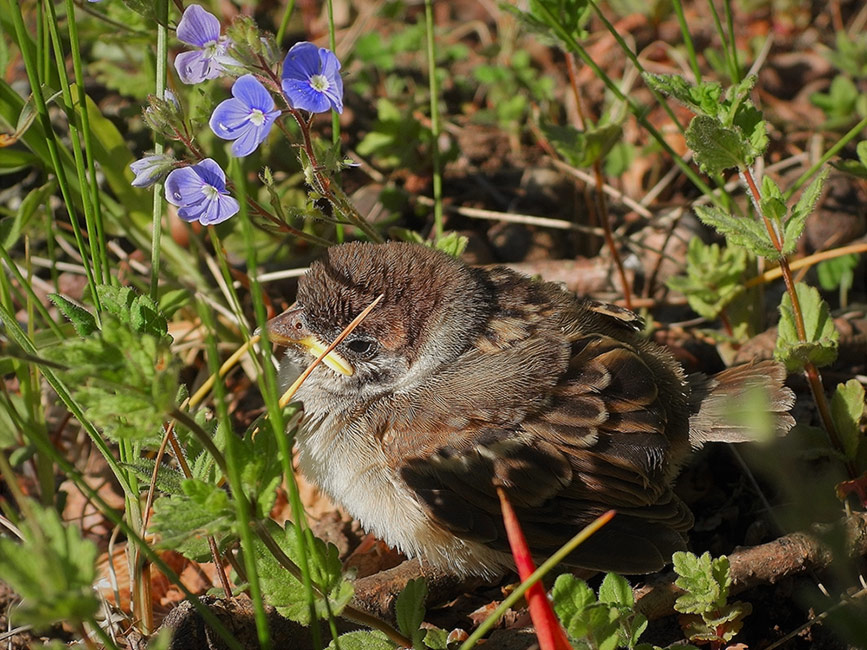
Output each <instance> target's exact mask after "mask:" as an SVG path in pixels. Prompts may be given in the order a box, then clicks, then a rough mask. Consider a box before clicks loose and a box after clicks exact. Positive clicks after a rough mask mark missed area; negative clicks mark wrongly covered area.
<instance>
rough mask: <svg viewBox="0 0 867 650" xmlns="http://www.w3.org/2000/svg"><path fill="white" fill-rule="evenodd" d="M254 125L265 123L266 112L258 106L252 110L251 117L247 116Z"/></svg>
mask: <svg viewBox="0 0 867 650" xmlns="http://www.w3.org/2000/svg"><path fill="white" fill-rule="evenodd" d="M247 119H248V120H250V123H251V124H252V125H253V126H262V125H263V124H264V123H265V113H263V112H262V111H261V110H259V109H258V108H254V109H253V110H252V111H250V117H248V118H247Z"/></svg>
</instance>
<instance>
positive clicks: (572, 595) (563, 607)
mask: <svg viewBox="0 0 867 650" xmlns="http://www.w3.org/2000/svg"><path fill="white" fill-rule="evenodd" d="M551 600H552V601H553V603H554V611H555V612H556V614H557V616H558V617H559V618H560V621H561V622H562V623H563V625H564V626H565V627H567V628H568V627H569V623H570V622H571V621H572V619H573V618H575V617H576V616H577V615H578V614H580V613H581V612H582V611H584V609H586V608H587V607H588V606H589V605H592V604H593V603H595V602H596V594H594V593H593V590H592V589H591V588H590V587H589V586H588V585H587V583H586V582H584V581H583V580H581V579H579V578H576V577H575V576H573V575H570V574H568V573H564V574H563V575H561V576H557V579H556V580H555V581H554V588H553V589H551Z"/></svg>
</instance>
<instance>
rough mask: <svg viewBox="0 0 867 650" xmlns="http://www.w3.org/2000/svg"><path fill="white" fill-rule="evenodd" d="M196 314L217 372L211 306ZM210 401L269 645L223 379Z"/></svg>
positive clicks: (262, 634) (261, 636) (260, 629)
mask: <svg viewBox="0 0 867 650" xmlns="http://www.w3.org/2000/svg"><path fill="white" fill-rule="evenodd" d="M198 312H199V318H201V319H202V323H203V324H204V325H205V327H206V328H207V331H208V336H207V345H208V354H207V359H208V366H209V369H210V372H211V374H212V375H214V376H216V377H219V376H220V364H219V352H218V351H217V341H216V338H215V336H214V334H213V333H214V332H215V331H216V330H215V325H214V321H213V315H212V313H211V310H210V309H208V308H207V307H206V306H205V305H204V304H202V303H199V304H198ZM214 403H215V405H216V408H217V420H218V421H219V422H220V426H223V427H226V430H227V431H229V432H230V433H229V435H228V436H226V453H225V460H224V465H223V467H221V469H224V470H225V472H226V478H227V479H228V482H229V487H230V489H231V491H232V495H233V496H234V499H233V501H234V505H235V517H236V521H237V522H238V524H239V525H238V534H239V536H240V538H241V548H242V549H244V553H243V560H244V568H245V570H246V572H247V584H248V585H249V587H250V600H252V602H253V611H254V613H255V619H256V633H257V636H258V640H259V646H260V647H262V648H271V647H272V645H271V633H270V629H269V627H268V617H267V614H266V613H265V603H264V596H263V594H262V587H261V585H260V584H259V573H258V571H257V567H256V556H255V553H254V552H253V534H252V531H251V530H250V526H249V525H247V523H246V522H249V521H251V519H252V507H251V506H250V502H249V501H248V499H247V494H246V493H245V491H244V485H243V482H242V480H241V469H240V466H239V462H238V451H237V448H236V446H237V444H238V443H237V441H236V439H235V436H234V435H232V434H231V429H232V422H231V419H230V417H229V412H228V409H227V406H226V394H225V387H224V386H223V382H221V381H217V382H214Z"/></svg>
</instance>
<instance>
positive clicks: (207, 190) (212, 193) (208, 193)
mask: <svg viewBox="0 0 867 650" xmlns="http://www.w3.org/2000/svg"><path fill="white" fill-rule="evenodd" d="M202 194H204V195H205V198H206V199H208V201H216V200H217V199H218V198H220V190H218V189H217V188H216V187H214V186H213V185H209V184H208V183H205V185H204V187H202Z"/></svg>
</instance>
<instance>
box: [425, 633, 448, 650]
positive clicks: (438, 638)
mask: <svg viewBox="0 0 867 650" xmlns="http://www.w3.org/2000/svg"><path fill="white" fill-rule="evenodd" d="M448 639H449V635H448V632H446V631H445V630H441V629H439V628H438V627H434V628H429V629H428V630H426V634H425V635H424V645H425V647H427V648H430V649H431V650H448Z"/></svg>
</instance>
